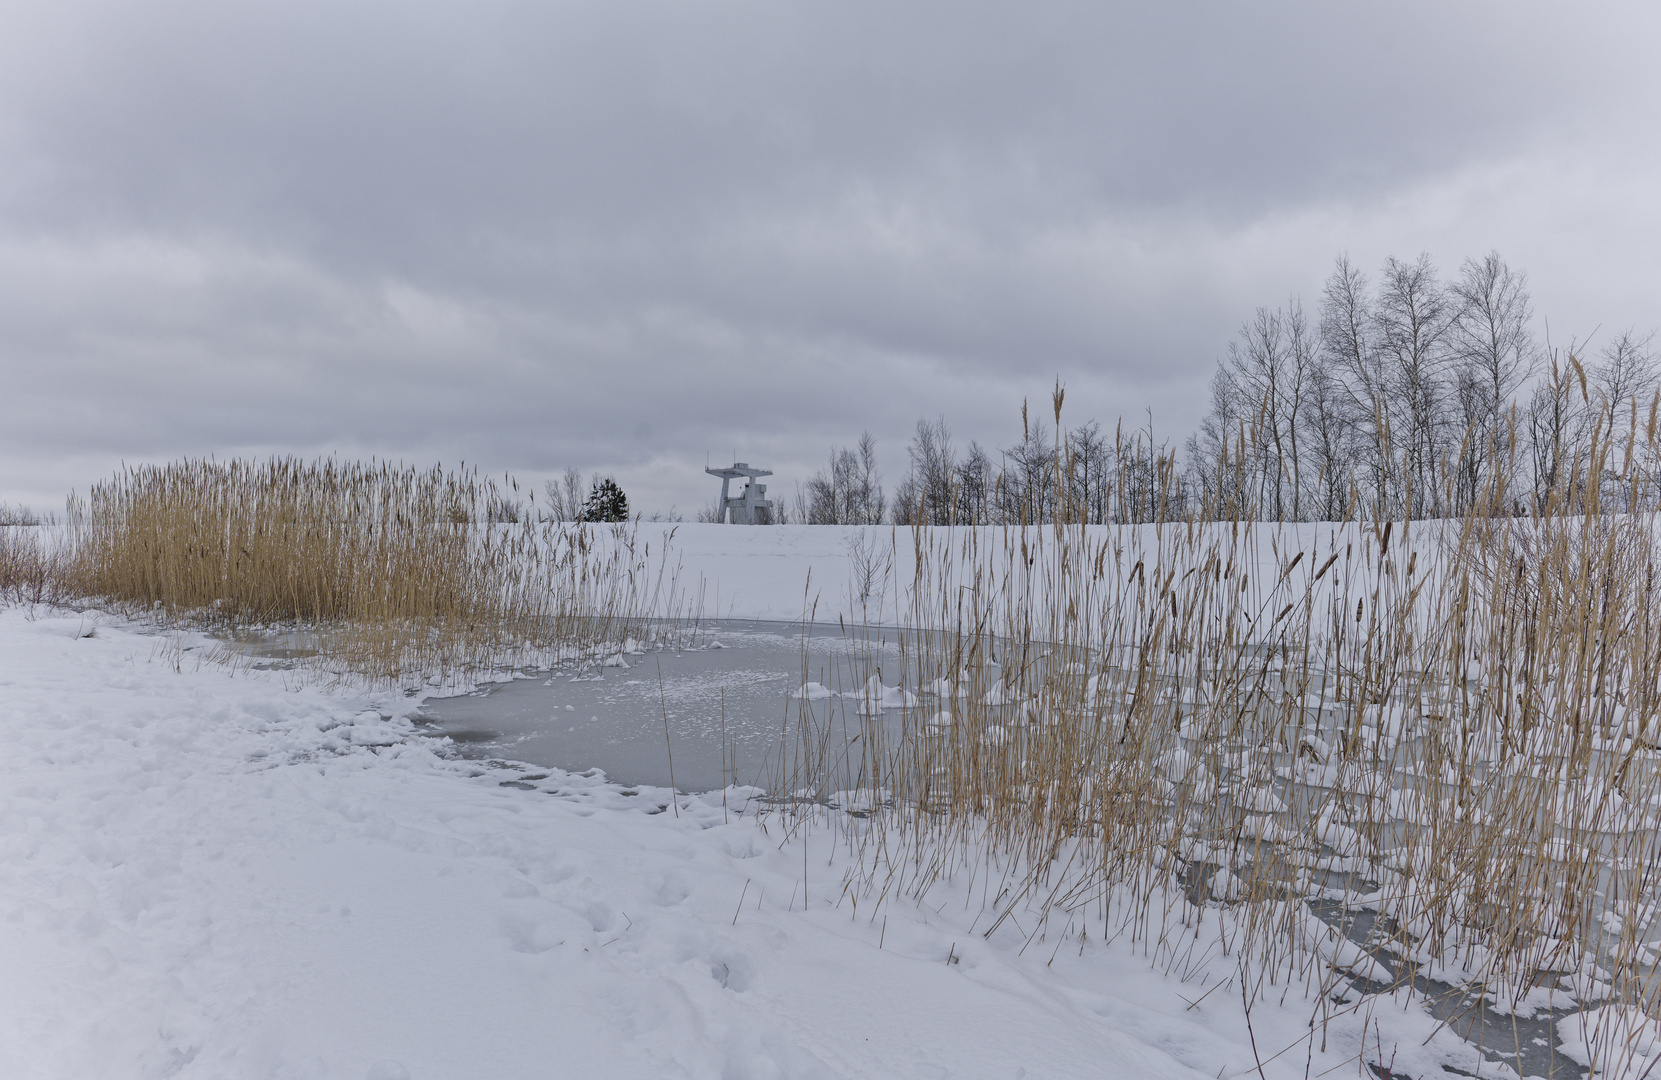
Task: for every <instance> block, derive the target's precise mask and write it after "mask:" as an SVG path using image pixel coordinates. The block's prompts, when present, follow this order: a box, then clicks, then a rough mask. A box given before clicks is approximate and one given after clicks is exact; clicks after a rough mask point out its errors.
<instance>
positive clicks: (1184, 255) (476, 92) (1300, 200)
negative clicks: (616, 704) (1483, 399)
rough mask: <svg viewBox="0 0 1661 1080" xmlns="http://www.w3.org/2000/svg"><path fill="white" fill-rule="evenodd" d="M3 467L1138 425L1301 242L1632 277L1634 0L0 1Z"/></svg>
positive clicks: (1625, 290)
mask: <svg viewBox="0 0 1661 1080" xmlns="http://www.w3.org/2000/svg"><path fill="white" fill-rule="evenodd" d="M6 18H7V25H8V26H9V27H12V28H13V30H12V32H9V33H8V34H7V35H5V37H4V39H3V40H0V153H3V155H4V160H6V161H7V162H8V163H10V164H9V167H8V168H7V170H6V172H5V174H4V175H0V371H3V373H4V375H5V379H6V382H7V383H8V385H9V386H10V387H11V392H9V393H8V394H6V395H4V399H3V400H0V498H29V499H33V500H37V501H47V500H51V501H55V500H56V498H58V497H59V496H60V495H61V492H62V491H63V490H64V489H66V488H68V487H70V486H76V487H82V488H84V487H85V485H86V484H87V483H88V482H89V481H90V480H92V479H94V478H96V477H97V476H99V475H102V474H103V473H105V472H107V471H108V470H109V469H110V468H112V467H113V465H114V464H115V463H116V462H118V461H120V460H122V459H126V460H136V459H160V458H166V457H170V456H175V455H178V454H183V453H217V454H220V455H226V454H231V453H252V452H269V451H277V450H294V451H297V452H306V453H311V452H330V451H332V452H341V453H351V454H370V453H376V454H383V455H391V456H402V457H405V458H410V459H417V460H430V459H434V458H443V459H445V460H447V461H455V460H457V459H460V458H462V457H465V458H467V459H468V460H469V461H472V462H477V463H479V464H481V465H482V466H484V467H486V468H490V469H512V470H515V471H516V472H520V473H524V474H526V475H528V476H529V475H537V474H541V473H544V472H550V471H555V470H557V469H559V468H561V467H563V466H565V465H567V464H570V465H575V466H577V467H580V468H584V469H590V468H599V469H605V470H608V471H614V472H616V473H617V475H618V476H619V478H620V479H621V480H623V482H624V486H625V487H626V488H628V489H629V490H630V491H631V492H632V493H634V494H635V500H636V504H637V506H644V507H646V508H648V509H650V508H666V507H667V506H668V505H669V504H670V503H671V502H674V503H678V504H679V505H680V506H681V507H682V508H683V509H687V508H689V507H690V506H691V505H692V504H693V503H695V502H697V501H701V500H702V499H703V498H704V497H705V496H706V495H707V494H708V493H707V492H706V491H705V490H704V489H705V487H706V485H705V483H704V482H703V481H704V479H705V478H704V477H702V475H701V467H702V463H703V461H702V459H703V455H704V453H705V452H708V453H712V454H715V455H717V456H720V455H723V454H726V453H730V452H731V451H733V450H734V449H735V448H736V449H737V450H738V451H739V453H740V456H748V457H750V458H751V459H752V460H765V461H767V462H770V463H773V464H774V465H775V467H776V469H777V471H778V474H779V476H778V481H777V482H782V483H783V484H784V485H786V486H788V483H789V481H790V480H792V479H799V478H801V477H802V476H805V470H806V469H809V468H811V467H813V465H814V464H816V463H817V461H818V459H819V458H821V457H822V456H823V454H824V451H825V450H826V449H827V448H828V446H829V445H830V443H831V442H846V441H850V440H851V439H853V438H854V437H856V436H857V434H858V432H859V431H860V429H862V428H867V427H868V428H870V429H871V430H872V431H874V432H876V433H877V434H878V436H879V439H881V440H882V443H883V447H884V450H885V453H886V460H887V462H888V466H889V470H890V472H891V473H892V472H894V471H897V469H898V468H899V464H900V455H901V448H902V445H903V441H904V439H905V437H906V436H907V434H908V432H909V428H910V426H911V424H912V423H913V422H914V421H915V419H916V418H917V416H918V415H920V414H928V415H934V414H937V413H944V414H945V415H946V416H947V417H948V418H949V419H950V420H951V421H952V422H953V425H954V427H955V428H956V429H957V430H958V431H959V432H960V434H961V435H962V436H963V437H965V438H968V437H977V438H981V439H983V440H987V441H991V442H1002V441H1007V440H1008V439H1009V438H1010V435H1011V432H1012V431H1013V429H1014V426H1015V424H1016V423H1017V420H1016V410H1017V409H1018V408H1019V401H1020V398H1021V397H1022V396H1024V395H1042V394H1043V393H1045V391H1046V390H1047V389H1048V386H1049V385H1050V381H1051V380H1052V379H1053V378H1055V377H1057V376H1059V377H1061V378H1062V379H1063V380H1065V381H1066V382H1067V383H1068V385H1069V402H1070V404H1072V403H1076V409H1077V411H1076V412H1074V413H1073V415H1074V416H1075V418H1083V417H1084V416H1089V415H1095V416H1097V417H1099V418H1102V419H1104V420H1108V421H1109V422H1111V420H1112V419H1113V418H1115V417H1117V416H1118V415H1120V414H1124V415H1126V416H1127V417H1129V418H1131V419H1132V421H1133V422H1136V423H1141V422H1143V413H1142V410H1143V408H1144V406H1147V407H1151V408H1152V409H1153V410H1154V416H1155V420H1156V422H1157V423H1158V424H1159V425H1160V426H1161V428H1162V429H1163V430H1165V431H1166V432H1168V433H1169V434H1171V435H1173V436H1180V435H1181V434H1182V433H1184V431H1185V430H1186V428H1187V427H1188V426H1189V425H1191V424H1192V423H1193V422H1194V421H1195V420H1196V419H1197V417H1198V415H1199V412H1200V411H1201V408H1202V407H1203V400H1202V399H1203V387H1204V382H1205V379H1206V377H1207V376H1208V374H1209V369H1210V366H1211V364H1212V363H1213V362H1214V360H1215V358H1216V356H1217V355H1218V353H1219V352H1220V351H1221V349H1222V347H1223V345H1224V343H1225V342H1226V340H1227V338H1228V336H1229V335H1230V333H1231V332H1232V329H1233V327H1234V326H1235V325H1237V324H1238V322H1239V321H1240V320H1241V319H1242V318H1243V317H1244V316H1245V315H1246V314H1247V313H1249V310H1250V308H1251V307H1252V306H1254V305H1256V304H1258V303H1273V302H1277V301H1278V300H1279V299H1281V298H1283V297H1284V296H1286V295H1287V294H1289V293H1291V292H1303V293H1305V294H1306V295H1307V294H1310V293H1312V292H1313V290H1314V289H1315V288H1316V287H1317V286H1318V283H1319V280H1320V278H1321V276H1322V275H1323V273H1324V271H1325V269H1326V266H1327V265H1328V262H1329V260H1330V258H1331V257H1332V255H1333V254H1335V253H1336V252H1338V251H1340V250H1350V251H1352V252H1353V253H1354V254H1355V255H1356V256H1357V257H1358V258H1359V259H1361V260H1362V261H1363V262H1376V261H1377V260H1378V259H1381V258H1382V257H1383V255H1385V254H1387V253H1391V252H1396V253H1414V252H1417V251H1418V250H1420V249H1422V248H1428V249H1430V250H1432V251H1433V252H1435V253H1437V254H1438V255H1439V256H1440V258H1441V260H1442V261H1443V263H1444V265H1447V266H1449V267H1450V268H1451V266H1452V264H1455V263H1456V262H1457V260H1458V259H1459V258H1460V257H1462V256H1464V255H1466V254H1471V253H1479V252H1481V251H1484V250H1487V249H1488V248H1490V247H1499V248H1500V249H1501V250H1502V251H1505V252H1506V253H1507V254H1508V255H1510V256H1511V257H1512V258H1513V259H1514V260H1515V261H1516V262H1518V263H1521V264H1523V265H1525V266H1527V267H1529V268H1530V269H1531V271H1532V273H1533V280H1534V283H1535V286H1536V291H1537V294H1538V296H1539V300H1540V307H1541V309H1542V310H1543V311H1545V312H1547V313H1548V314H1551V317H1552V319H1553V326H1554V328H1555V327H1557V326H1559V325H1560V320H1562V321H1563V325H1566V326H1569V327H1574V328H1576V329H1577V330H1579V331H1581V332H1583V331H1584V330H1586V329H1589V328H1590V327H1591V326H1592V325H1594V324H1596V323H1597V322H1600V321H1605V322H1610V323H1616V322H1619V323H1623V324H1624V323H1625V322H1632V321H1636V322H1640V323H1642V322H1644V321H1645V320H1651V321H1653V320H1655V319H1657V318H1658V315H1657V313H1656V312H1655V310H1654V305H1653V283H1654V282H1655V281H1656V280H1657V277H1656V273H1657V271H1658V270H1661V267H1658V266H1657V264H1656V261H1655V260H1656V256H1655V255H1654V254H1653V253H1654V252H1655V251H1656V250H1658V248H1661V245H1658V244H1657V243H1656V240H1657V239H1661V221H1658V220H1657V215H1656V212H1655V211H1654V210H1653V209H1650V202H1651V201H1652V200H1651V198H1650V197H1649V196H1648V195H1647V194H1646V183H1645V178H1646V177H1649V176H1652V175H1653V170H1654V166H1655V164H1656V162H1655V160H1654V157H1653V152H1652V151H1649V150H1648V149H1647V144H1646V143H1645V141H1644V140H1643V139H1641V138H1640V137H1639V135H1640V133H1641V132H1644V131H1646V130H1653V124H1654V122H1655V121H1656V120H1657V119H1661V118H1658V117H1657V116H1656V115H1655V113H1656V111H1657V108H1656V102H1657V101H1658V100H1661V94H1658V93H1657V89H1658V87H1657V85H1656V84H1657V81H1658V80H1657V78H1656V76H1654V75H1653V74H1651V71H1652V70H1653V66H1654V65H1653V63H1652V62H1651V60H1650V58H1649V57H1647V56H1646V55H1644V53H1643V52H1642V50H1643V49H1644V48H1645V45H1644V43H1645V42H1646V41H1653V40H1655V35H1654V31H1655V30H1656V29H1657V27H1656V25H1655V23H1656V17H1655V15H1654V14H1653V13H1652V12H1651V11H1650V10H1649V9H1648V8H1646V7H1643V6H1640V5H1636V4H1632V5H1624V6H1608V7H1600V6H1584V7H1582V6H1577V7H1575V8H1573V9H1567V8H1563V7H1562V6H1560V5H1534V6H1531V5H1517V4H1507V5H1500V4H1468V5H1431V4H1419V5H1414V4H1398V5H1389V6H1387V7H1385V8H1382V9H1377V10H1366V11H1363V10H1360V9H1352V8H1351V7H1350V6H1347V5H1331V4H1324V3H1323V4H1316V3H1311V4H1304V5H1296V4H1284V5H1240V4H1212V5H1198V4H1197V5H1103V4H1083V3H1079V4H1039V5H991V4H986V5H975V4H964V3H953V4H944V3H940V4H919V5H910V6H905V7H904V8H900V7H896V6H895V5H874V4H871V5H858V4H839V5H825V6H824V8H823V10H807V9H804V8H800V7H794V6H788V5H777V4H761V3H724V4H707V5H689V4H679V3H674V4H671V3H627V2H623V3H606V4H566V5H557V6H556V5H531V4H524V3H485V4H471V5H466V6H462V5H449V6H445V5H425V6H423V5H410V4H397V5H394V4H376V3H338V2H337V3H330V4H326V5H325V4H302V3H284V4H269V5H242V6H224V5H196V4H184V3H175V4H169V3H162V4H155V5H145V6H143V7H141V8H134V7H131V6H130V5H119V4H113V3H107V4H106V3H83V4H78V5H65V6H52V7H33V8H19V9H17V10H15V11H11V12H9V13H8V14H7V16H6Z"/></svg>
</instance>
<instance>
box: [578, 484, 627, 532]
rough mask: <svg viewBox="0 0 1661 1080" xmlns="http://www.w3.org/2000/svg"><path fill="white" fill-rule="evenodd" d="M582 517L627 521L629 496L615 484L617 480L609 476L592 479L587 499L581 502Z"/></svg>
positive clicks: (587, 519)
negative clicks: (601, 478)
mask: <svg viewBox="0 0 1661 1080" xmlns="http://www.w3.org/2000/svg"><path fill="white" fill-rule="evenodd" d="M582 519H583V520H584V521H627V520H629V497H628V496H627V495H624V494H623V489H622V488H620V487H618V486H617V481H615V480H613V479H612V478H611V477H609V476H608V477H606V478H605V479H604V480H596V481H594V486H593V487H592V488H591V489H589V492H588V501H587V502H586V503H584V504H583V512H582Z"/></svg>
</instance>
